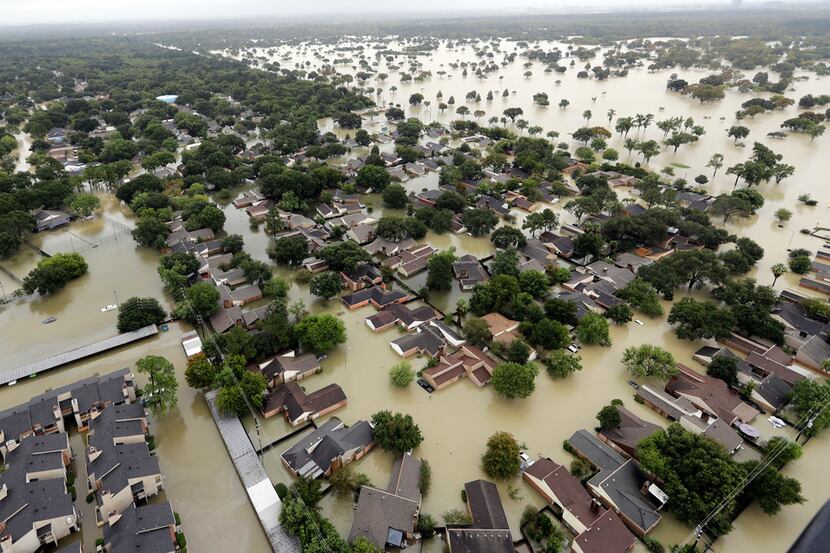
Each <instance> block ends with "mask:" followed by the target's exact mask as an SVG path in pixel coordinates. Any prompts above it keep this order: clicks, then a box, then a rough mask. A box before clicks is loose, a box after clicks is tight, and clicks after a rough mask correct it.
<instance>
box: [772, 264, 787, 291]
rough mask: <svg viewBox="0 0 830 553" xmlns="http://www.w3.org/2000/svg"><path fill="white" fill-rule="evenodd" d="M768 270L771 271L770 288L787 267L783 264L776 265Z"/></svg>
mask: <svg viewBox="0 0 830 553" xmlns="http://www.w3.org/2000/svg"><path fill="white" fill-rule="evenodd" d="M770 270H771V271H772V286H775V283H776V282H777V281H778V278H779V277H780V276H781V275H783V274H784V273H786V272H787V266H786V265H784V264H783V263H776V264H775V265H773V266H772V267H771V268H770Z"/></svg>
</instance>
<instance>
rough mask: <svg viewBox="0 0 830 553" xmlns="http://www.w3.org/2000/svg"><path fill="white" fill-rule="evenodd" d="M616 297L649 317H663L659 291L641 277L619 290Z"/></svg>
mask: <svg viewBox="0 0 830 553" xmlns="http://www.w3.org/2000/svg"><path fill="white" fill-rule="evenodd" d="M616 295H617V297H618V298H621V299H624V300H625V301H627V302H628V303H629V304H631V305H632V306H633V307H635V308H636V309H638V310H640V311H642V312H643V313H644V314H645V315H647V316H649V317H660V316H662V315H663V307H662V306H661V305H660V298H659V297H658V296H657V290H655V289H654V286H652V285H651V284H649V283H648V282H646V281H645V280H644V279H642V278H640V277H636V278H635V279H634V280H632V281H631V282H629V283H628V284H626V285H625V287H623V288H621V289H620V290H617V292H616Z"/></svg>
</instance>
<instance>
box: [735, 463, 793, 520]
mask: <svg viewBox="0 0 830 553" xmlns="http://www.w3.org/2000/svg"><path fill="white" fill-rule="evenodd" d="M759 464H760V461H748V462H746V463H743V467H744V468H745V470H746V471H747V472H751V471H753V470H756V468H757V467H758V465H759ZM744 495H745V496H747V497H749V498H752V499H755V500H756V501H758V505H759V506H760V507H761V510H762V511H764V513H766V514H768V515H774V514H776V513H778V512H779V511H780V510H781V507H783V506H786V505H794V504H796V503H804V501H805V499H804V497H803V496H802V495H801V483H800V482H799V481H798V480H796V479H795V478H789V477H787V476H784V475H783V474H781V473H780V472H778V471H777V470H775V469H773V468H772V467H766V468H764V469H762V470H761V472H760V473H759V474H758V476H756V477H755V479H754V480H752V481H751V482H750V483H749V485H748V486H747V488H746V490H745V491H744Z"/></svg>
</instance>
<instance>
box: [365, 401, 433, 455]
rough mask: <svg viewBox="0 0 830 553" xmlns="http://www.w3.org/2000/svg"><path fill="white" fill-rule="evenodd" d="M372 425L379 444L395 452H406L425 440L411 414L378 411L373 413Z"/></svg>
mask: <svg viewBox="0 0 830 553" xmlns="http://www.w3.org/2000/svg"><path fill="white" fill-rule="evenodd" d="M372 426H373V434H374V437H375V441H376V442H377V444H378V445H379V446H380V447H382V448H383V449H386V450H388V451H392V452H393V453H399V454H400V453H406V452H407V451H409V450H412V449H415V448H416V447H418V445H419V444H420V443H421V442H422V441H423V440H424V438H423V436H422V435H421V429H420V428H418V425H417V424H415V421H414V420H412V416H411V415H404V414H401V413H394V414H393V413H391V412H389V411H378V412H377V413H375V414H374V415H372Z"/></svg>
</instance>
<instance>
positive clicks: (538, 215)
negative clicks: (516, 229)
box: [519, 209, 559, 246]
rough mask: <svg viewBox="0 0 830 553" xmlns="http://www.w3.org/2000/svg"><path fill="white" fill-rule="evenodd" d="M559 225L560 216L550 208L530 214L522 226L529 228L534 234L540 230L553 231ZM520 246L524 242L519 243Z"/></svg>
mask: <svg viewBox="0 0 830 553" xmlns="http://www.w3.org/2000/svg"><path fill="white" fill-rule="evenodd" d="M558 226H559V217H557V215H556V214H555V213H554V212H553V211H551V210H550V209H543V210H542V211H534V212H533V213H531V214H529V215H528V216H527V218H526V219H525V222H524V223H523V224H522V228H523V229H526V230H529V231H530V233H531V234H532V235H533V236H536V233H537V232H539V231H540V230H546V231H553V230H556V227H558ZM519 245H520V246H521V245H523V244H519Z"/></svg>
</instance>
